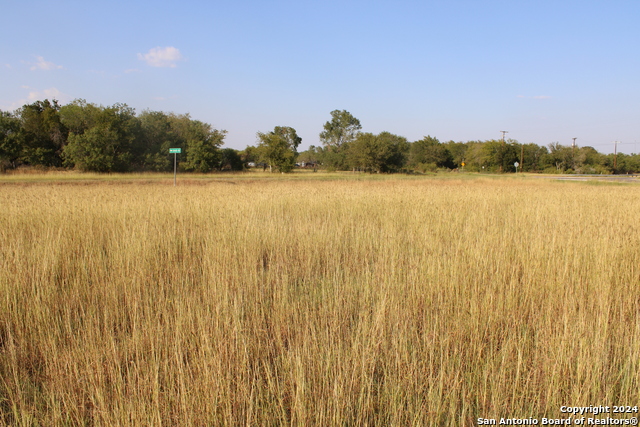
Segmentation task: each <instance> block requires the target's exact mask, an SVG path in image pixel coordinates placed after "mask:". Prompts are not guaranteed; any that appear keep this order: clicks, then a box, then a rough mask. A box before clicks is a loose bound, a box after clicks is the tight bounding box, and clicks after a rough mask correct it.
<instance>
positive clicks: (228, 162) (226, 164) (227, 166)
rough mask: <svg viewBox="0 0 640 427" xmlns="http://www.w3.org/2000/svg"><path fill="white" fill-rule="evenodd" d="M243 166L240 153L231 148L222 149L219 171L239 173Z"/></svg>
mask: <svg viewBox="0 0 640 427" xmlns="http://www.w3.org/2000/svg"><path fill="white" fill-rule="evenodd" d="M243 166H244V164H243V162H242V157H240V153H239V152H238V151H237V150H234V149H233V148H223V149H222V150H221V152H220V166H219V169H220V170H232V171H241V170H242V168H243Z"/></svg>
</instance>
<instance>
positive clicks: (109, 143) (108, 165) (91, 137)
mask: <svg viewBox="0 0 640 427" xmlns="http://www.w3.org/2000/svg"><path fill="white" fill-rule="evenodd" d="M63 157H64V159H65V164H66V165H67V166H74V167H76V168H77V169H79V170H81V171H85V172H88V171H91V172H112V171H114V170H118V169H119V166H120V167H122V164H123V163H126V161H127V160H128V153H127V152H122V151H121V150H120V141H119V137H118V134H117V133H116V132H115V131H114V130H112V129H111V128H110V127H109V126H108V125H106V124H101V125H97V126H94V127H92V128H91V129H89V130H87V131H85V132H84V133H82V134H73V133H72V134H70V135H69V142H68V144H67V145H66V146H65V148H64V152H63ZM123 157H124V158H123Z"/></svg>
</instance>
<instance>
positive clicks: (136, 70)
mask: <svg viewBox="0 0 640 427" xmlns="http://www.w3.org/2000/svg"><path fill="white" fill-rule="evenodd" d="M141 72H142V70H140V69H138V68H129V69H128V70H124V73H125V74H130V73H141Z"/></svg>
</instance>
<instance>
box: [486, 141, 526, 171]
mask: <svg viewBox="0 0 640 427" xmlns="http://www.w3.org/2000/svg"><path fill="white" fill-rule="evenodd" d="M514 142H516V141H514V140H509V142H508V143H505V142H503V141H502V140H497V139H492V140H489V141H486V142H485V143H484V145H483V146H482V156H483V163H484V164H486V165H487V167H488V168H489V170H493V171H499V172H515V169H516V168H515V166H514V163H515V162H517V161H518V156H519V154H520V153H518V152H517V151H518V150H517V148H516V146H515V145H514V144H513V143H514Z"/></svg>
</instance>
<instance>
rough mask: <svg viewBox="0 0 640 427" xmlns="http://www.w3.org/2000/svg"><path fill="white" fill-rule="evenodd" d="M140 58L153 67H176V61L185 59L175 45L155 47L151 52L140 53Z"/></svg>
mask: <svg viewBox="0 0 640 427" xmlns="http://www.w3.org/2000/svg"><path fill="white" fill-rule="evenodd" d="M138 59H139V60H141V61H145V62H146V63H147V65H149V66H151V67H170V68H175V67H176V62H178V61H182V60H184V58H183V56H182V54H181V53H180V51H179V50H178V49H176V48H175V47H173V46H168V47H154V48H153V49H151V50H150V51H149V52H147V53H145V54H142V53H139V54H138Z"/></svg>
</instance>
